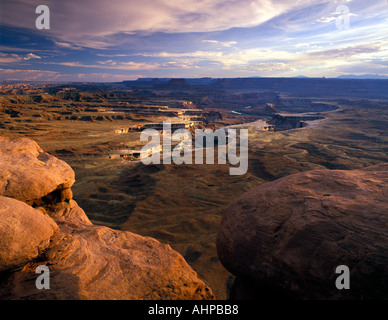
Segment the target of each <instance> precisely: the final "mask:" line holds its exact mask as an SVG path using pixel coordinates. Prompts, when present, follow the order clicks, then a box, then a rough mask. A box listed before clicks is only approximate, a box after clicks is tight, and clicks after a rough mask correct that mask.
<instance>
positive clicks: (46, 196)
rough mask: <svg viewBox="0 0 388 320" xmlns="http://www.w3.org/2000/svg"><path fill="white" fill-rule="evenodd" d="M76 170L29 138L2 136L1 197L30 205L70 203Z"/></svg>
mask: <svg viewBox="0 0 388 320" xmlns="http://www.w3.org/2000/svg"><path fill="white" fill-rule="evenodd" d="M74 181H75V174H74V171H73V169H72V168H71V167H70V166H69V165H68V164H67V163H66V162H64V161H62V160H59V159H57V158H55V157H53V156H51V155H49V154H48V153H46V152H44V151H43V150H42V149H41V148H40V147H39V145H38V144H37V143H36V142H35V141H33V140H31V139H28V138H13V139H9V138H6V137H0V195H3V196H6V197H10V198H14V199H18V200H20V201H23V202H27V203H29V204H34V203H35V204H36V205H41V204H44V202H46V203H55V202H62V201H65V200H70V199H71V197H72V194H70V190H69V189H70V187H71V186H72V185H73V183H74Z"/></svg>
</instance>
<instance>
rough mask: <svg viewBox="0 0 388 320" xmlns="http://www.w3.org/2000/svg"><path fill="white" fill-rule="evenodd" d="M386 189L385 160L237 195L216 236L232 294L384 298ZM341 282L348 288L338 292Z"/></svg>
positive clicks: (387, 276) (387, 277)
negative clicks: (344, 268)
mask: <svg viewBox="0 0 388 320" xmlns="http://www.w3.org/2000/svg"><path fill="white" fill-rule="evenodd" d="M387 186H388V164H387V163H385V164H380V165H376V166H372V167H369V168H365V169H360V170H351V171H345V170H317V171H309V172H304V173H299V174H295V175H290V176H287V177H284V178H281V179H279V180H276V181H273V182H269V183H265V184H263V185H261V186H259V187H257V188H255V189H253V190H251V191H249V192H247V193H246V194H244V195H242V196H241V197H240V198H238V199H237V200H236V201H235V202H234V203H233V204H232V205H231V206H230V207H229V208H228V209H227V211H226V212H225V214H224V216H223V220H222V224H221V228H220V231H219V234H218V239H217V250H218V255H219V258H220V261H221V262H222V264H223V265H224V266H225V267H226V268H227V269H228V270H229V271H230V272H232V273H233V274H234V275H235V276H237V279H236V281H235V285H234V288H233V289H232V292H231V294H232V297H234V298H237V299H239V298H240V299H241V298H262V297H271V298H280V297H283V298H286V297H287V298H297V299H374V298H385V299H387V298H388V201H387V199H388V188H387ZM341 265H345V266H347V267H348V268H349V271H350V276H349V277H346V272H345V271H344V272H342V271H341V272H339V271H338V270H337V267H338V266H341ZM336 270H337V271H338V273H336ZM345 277H346V279H349V280H350V289H348V290H347V289H342V290H340V289H338V288H337V286H336V281H337V280H338V281H339V282H340V283H345V281H347V280H346V279H345ZM338 281H337V283H338ZM339 287H341V286H339Z"/></svg>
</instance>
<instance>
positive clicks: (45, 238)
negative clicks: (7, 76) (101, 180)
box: [0, 138, 215, 300]
mask: <svg viewBox="0 0 388 320" xmlns="http://www.w3.org/2000/svg"><path fill="white" fill-rule="evenodd" d="M23 145H24V146H25V147H23ZM0 150H1V151H0V153H1V155H2V157H3V156H4V158H2V159H1V162H0V163H1V166H2V168H5V171H3V172H0V177H1V179H2V180H1V181H2V185H1V186H2V187H1V189H0V271H1V272H0V299H106V300H110V299H214V298H215V297H214V295H213V293H212V291H211V290H210V288H209V287H208V286H207V285H206V284H205V283H204V282H203V281H202V280H200V279H199V278H198V276H197V274H196V272H195V271H194V270H193V269H192V268H191V267H190V266H189V265H188V264H187V263H186V261H185V260H184V259H183V257H182V256H181V255H180V254H178V253H177V252H176V251H174V250H172V249H171V248H170V247H169V246H168V245H165V244H162V243H160V242H158V241H157V240H155V239H152V238H149V237H142V236H140V235H136V234H133V233H131V232H127V231H117V230H112V229H110V228H107V227H103V226H96V225H93V224H92V223H91V222H90V220H89V219H88V217H87V216H86V214H85V212H84V211H83V210H82V209H81V208H80V207H79V206H78V205H77V203H76V202H75V201H74V200H71V199H69V198H71V197H70V196H69V197H61V196H52V195H53V191H55V190H68V191H67V192H66V193H68V194H69V193H70V194H71V190H70V189H69V188H70V186H71V184H72V183H73V182H74V172H73V171H72V170H71V168H70V167H68V166H67V164H65V163H64V162H63V161H60V160H58V159H56V158H54V157H52V156H50V155H48V154H45V153H43V151H41V149H40V148H39V147H38V146H37V145H36V144H35V143H34V142H33V141H31V140H29V139H17V140H8V143H7V142H6V139H3V138H1V140H0ZM42 154H43V156H42ZM5 159H7V161H5ZM11 159H12V161H11ZM45 159H46V160H47V161H46V160H45ZM39 161H41V162H42V163H39ZM9 162H12V164H11V163H9ZM68 168H70V169H68ZM51 170H52V171H53V175H51V173H50V172H51ZM61 172H62V174H64V177H61ZM40 175H42V176H43V177H45V179H42V178H41V177H40ZM26 181H28V183H25V182H26ZM2 194H3V196H1V195H2ZM4 195H6V196H4ZM48 195H49V196H48ZM11 196H13V197H14V198H15V199H12V198H11ZM16 199H18V200H16ZM39 199H40V201H39ZM20 200H21V201H20ZM30 200H33V201H32V203H31V204H32V205H33V206H34V207H35V208H33V207H32V206H30V205H28V204H27V203H29V202H30ZM22 201H23V202H22ZM40 265H45V266H47V267H48V268H49V271H50V289H41V290H39V289H37V288H36V285H35V281H36V279H37V277H38V276H39V274H36V273H35V272H36V269H37V267H38V266H40Z"/></svg>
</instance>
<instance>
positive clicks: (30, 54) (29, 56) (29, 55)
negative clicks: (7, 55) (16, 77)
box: [23, 53, 42, 60]
mask: <svg viewBox="0 0 388 320" xmlns="http://www.w3.org/2000/svg"><path fill="white" fill-rule="evenodd" d="M30 59H42V57H39V56H38V55H36V54H33V53H29V54H27V55H26V56H25V57H24V58H23V60H30Z"/></svg>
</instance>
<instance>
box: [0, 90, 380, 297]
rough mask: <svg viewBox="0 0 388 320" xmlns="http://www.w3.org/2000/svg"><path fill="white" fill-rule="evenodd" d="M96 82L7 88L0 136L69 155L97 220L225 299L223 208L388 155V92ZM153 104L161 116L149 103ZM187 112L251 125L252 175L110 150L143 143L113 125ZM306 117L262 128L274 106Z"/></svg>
mask: <svg viewBox="0 0 388 320" xmlns="http://www.w3.org/2000/svg"><path fill="white" fill-rule="evenodd" d="M175 85H177V84H176V83H175ZM94 89H95V90H91V88H90V87H88V86H86V87H82V86H78V87H77V86H74V87H71V88H68V89H66V88H63V87H55V86H52V87H49V88H47V87H43V89H39V90H38V89H36V88H35V91H34V90H31V92H27V90H26V89H25V88H23V90H21V92H20V91H17V90H16V91H12V90H7V91H4V92H5V94H3V95H1V96H0V99H1V101H0V102H1V106H0V135H2V136H8V137H10V136H11V137H15V136H26V137H30V138H32V139H34V140H35V141H37V142H38V144H39V145H40V146H41V147H42V148H43V149H44V150H45V151H47V152H49V153H50V154H53V155H55V156H56V157H58V158H60V159H62V160H64V161H66V162H67V163H68V164H69V165H70V166H71V167H72V168H73V169H74V171H75V173H76V183H75V185H74V187H73V192H74V199H75V200H76V201H77V202H78V204H79V205H80V207H82V208H83V209H84V210H85V212H86V213H87V215H88V217H89V218H90V219H91V220H92V221H93V223H95V224H100V225H107V226H110V227H113V228H116V229H122V230H129V231H132V232H135V233H138V234H140V235H142V236H151V237H154V238H156V239H158V240H160V241H162V242H165V243H168V244H170V245H171V247H172V248H173V249H175V250H177V251H178V252H179V253H181V254H182V255H183V256H184V258H185V259H186V261H187V262H188V263H189V264H190V265H191V266H192V267H193V268H194V270H196V271H197V272H198V274H199V275H200V277H201V278H202V279H205V280H206V281H207V282H208V283H209V285H210V287H211V288H212V290H213V292H214V293H215V294H216V297H217V298H218V299H224V298H226V291H225V282H226V280H227V278H228V276H229V273H228V271H226V270H225V269H224V267H223V266H222V265H221V264H220V262H219V260H218V257H217V253H216V245H215V243H216V236H217V232H218V228H219V224H220V221H221V217H222V214H223V212H224V210H225V209H226V208H227V207H228V206H229V205H230V204H231V202H232V201H233V200H234V199H236V198H237V197H238V196H240V195H241V194H243V193H244V192H246V191H248V190H250V189H252V188H254V187H256V186H258V185H260V184H262V183H264V182H266V181H272V180H275V179H277V178H280V177H284V176H286V175H290V174H293V173H298V172H302V171H307V170H312V169H345V170H346V169H358V168H362V167H365V166H370V165H374V164H378V163H382V162H387V161H388V148H387V147H386V145H387V144H386V143H387V140H388V134H387V131H388V129H387V128H388V111H387V107H388V102H385V101H384V100H372V99H370V97H368V99H369V100H365V99H364V100H363V99H361V98H360V99H358V100H357V99H352V100H350V99H346V98H344V97H343V96H341V97H337V98H336V97H329V96H328V97H326V98H323V97H319V98H311V99H310V98H308V97H307V98H306V97H303V98H301V97H293V96H292V95H290V94H289V93H287V94H282V93H279V92H275V91H265V92H264V91H254V90H253V91H250V90H241V89H239V90H237V89H236V90H234V91H233V90H229V89H228V91H226V92H225V91H222V92H221V91H220V92H217V91H216V89H213V91H212V92H210V93H209V92H206V88H204V87H201V90H199V89H198V88H197V89H198V90H197V89H196V90H193V89H190V88H189V89H188V88H187V87H185V86H184V85H182V86H181V87H179V83H178V88H177V89H176V90H173V89H172V87H171V84H170V86H167V85H164V86H163V85H161V87H157V88H154V89H152V90H151V89H149V88H146V89H144V88H143V89H142V90H140V89H136V90H135V89H133V88H132V89H125V90H124V89H123V88H122V87H120V86H119V87H114V86H112V87H109V86H108V87H101V88H97V89H96V88H94ZM209 90H210V89H209ZM217 90H218V89H217ZM268 104H270V105H268ZM150 106H153V107H155V106H156V107H157V110H158V112H147V111H145V109H147V110H149V109H150V108H151V107H150ZM163 106H168V111H167V115H166V114H165V113H163V112H159V111H160V110H159V109H160V108H159V107H163ZM333 106H335V107H333ZM139 107H140V109H139ZM161 109H163V108H161ZM180 109H189V110H190V109H191V110H195V109H200V110H202V111H203V113H206V114H209V113H210V112H212V115H213V116H214V115H215V114H219V115H220V116H221V117H219V116H217V117H210V118H209V119H208V120H207V121H206V126H208V127H212V128H222V127H225V126H230V125H234V126H235V127H238V128H248V129H249V166H248V172H247V173H246V174H245V175H242V176H231V175H229V165H228V164H227V165H219V164H214V165H209V164H203V165H196V164H191V165H187V164H183V165H175V164H171V165H167V164H158V165H149V166H145V165H143V164H142V163H141V162H138V161H128V160H125V159H123V158H120V157H118V158H114V159H112V158H109V155H111V154H114V153H117V152H118V151H120V150H123V149H139V148H140V147H141V145H142V143H141V142H140V140H139V137H140V132H139V131H129V132H125V133H115V132H117V131H119V130H121V129H123V128H133V127H135V126H139V125H143V124H147V123H161V122H162V121H164V120H168V119H172V120H173V121H176V120H177V112H178V110H180ZM139 110H141V111H139ZM151 111H152V110H151ZM232 111H235V112H232ZM306 113H307V115H308V116H310V117H313V118H316V119H314V120H315V121H312V122H310V121H307V126H306V123H305V119H302V118H301V121H302V122H303V125H301V123H300V121H299V122H298V121H297V122H296V124H293V125H290V126H289V127H288V125H289V124H290V123H289V122H287V121H286V122H285V123H286V126H285V127H283V128H276V123H275V124H274V125H275V130H274V131H272V130H268V131H264V130H260V128H258V127H257V125H255V123H256V121H257V120H260V119H261V120H263V121H264V120H267V121H270V120H271V119H272V121H274V120H273V119H275V122H276V118H275V114H279V115H280V116H282V114H283V117H284V116H285V115H286V114H287V115H290V114H292V115H294V116H295V117H297V116H301V114H304V116H305V117H306ZM310 120H311V119H310ZM283 122H284V121H283ZM269 123H270V122H269ZM293 126H294V127H295V128H293ZM280 129H282V130H280ZM143 144H144V143H143Z"/></svg>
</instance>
